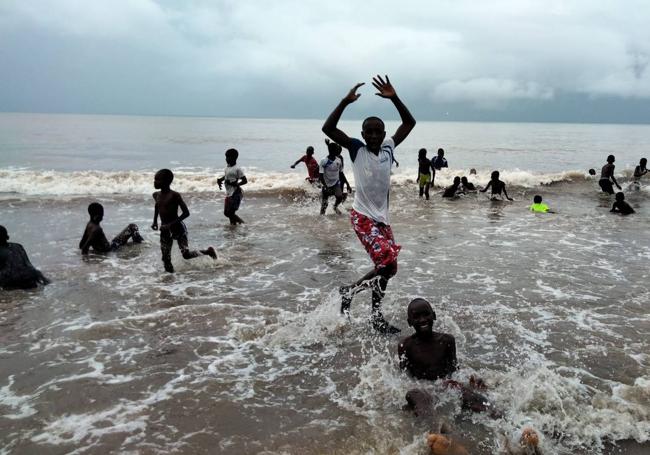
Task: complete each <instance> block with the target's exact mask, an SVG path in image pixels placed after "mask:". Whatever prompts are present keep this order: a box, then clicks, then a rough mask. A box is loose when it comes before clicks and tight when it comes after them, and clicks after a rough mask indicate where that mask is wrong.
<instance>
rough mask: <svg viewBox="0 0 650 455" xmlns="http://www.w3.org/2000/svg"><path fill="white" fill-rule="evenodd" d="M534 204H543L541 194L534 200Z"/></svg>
mask: <svg viewBox="0 0 650 455" xmlns="http://www.w3.org/2000/svg"><path fill="white" fill-rule="evenodd" d="M533 202H534V203H535V204H541V203H542V196H540V195H539V194H538V195H536V196H535V197H534V198H533Z"/></svg>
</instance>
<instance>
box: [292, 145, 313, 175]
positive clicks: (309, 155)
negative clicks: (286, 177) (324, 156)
mask: <svg viewBox="0 0 650 455" xmlns="http://www.w3.org/2000/svg"><path fill="white" fill-rule="evenodd" d="M294 156H295V155H294ZM298 163H305V166H307V178H306V179H305V180H308V181H309V183H316V182H317V181H318V161H316V158H314V147H312V146H311V145H310V146H309V147H307V150H305V154H304V155H303V156H302V157H300V158H299V159H298V160H297V161H296V162H295V163H293V164H292V165H291V169H295V168H296V166H297V165H298Z"/></svg>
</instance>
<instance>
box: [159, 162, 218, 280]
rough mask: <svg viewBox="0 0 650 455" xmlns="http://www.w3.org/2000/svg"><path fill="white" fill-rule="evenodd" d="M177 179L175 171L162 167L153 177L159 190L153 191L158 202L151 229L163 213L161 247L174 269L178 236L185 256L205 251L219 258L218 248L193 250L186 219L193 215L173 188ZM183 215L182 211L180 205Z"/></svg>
mask: <svg viewBox="0 0 650 455" xmlns="http://www.w3.org/2000/svg"><path fill="white" fill-rule="evenodd" d="M173 181H174V173H173V172H172V171H170V170H169V169H161V170H159V171H158V172H156V175H155V176H154V179H153V186H154V188H156V189H157V190H160V191H156V192H155V193H153V199H154V201H155V202H156V205H155V206H154V214H153V223H152V224H151V229H153V230H154V231H157V230H158V215H160V223H161V224H160V251H161V252H162V260H163V264H164V266H165V271H166V272H169V273H174V266H173V265H172V254H171V253H172V245H173V244H174V240H176V242H177V243H178V248H179V249H180V250H181V254H182V255H183V259H192V258H195V257H197V256H200V255H201V254H204V255H207V256H210V257H211V258H212V259H216V258H217V253H215V251H214V248H212V247H209V248H208V249H206V250H201V251H200V252H199V251H193V250H190V248H189V244H188V240H187V227H185V223H183V220H184V219H186V218H187V217H189V216H190V211H189V210H188V208H187V205H186V204H185V201H184V200H183V198H182V197H181V195H180V193H177V192H176V191H174V190H172V189H171V188H170V186H171V184H172V182H173ZM179 208H180V210H181V215H180V216H179V215H178V209H179Z"/></svg>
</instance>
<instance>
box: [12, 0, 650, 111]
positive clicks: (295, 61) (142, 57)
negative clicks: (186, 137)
mask: <svg viewBox="0 0 650 455" xmlns="http://www.w3.org/2000/svg"><path fill="white" fill-rule="evenodd" d="M260 5H262V6H260ZM395 5H396V4H395V3H393V2H388V1H377V2H374V3H373V8H368V7H367V6H363V5H357V4H352V5H351V4H348V2H343V1H330V2H328V3H327V4H323V3H321V2H315V1H302V2H299V1H277V2H274V3H273V4H262V3H261V2H255V1H250V0H241V1H202V0H195V1H191V2H174V1H168V0H161V1H153V0H139V1H107V0H95V1H93V2H83V1H80V0H43V1H38V2H37V1H16V0H5V1H4V2H2V3H0V65H1V67H2V72H0V111H2V112H37V113H69V114H106V115H156V116H189V117H229V118H246V117H255V118H309V119H323V118H325V117H326V116H327V115H328V114H329V112H330V111H331V110H332V109H333V107H334V106H335V105H336V103H337V102H338V101H339V100H340V99H341V98H342V97H343V96H344V95H345V93H346V92H347V90H349V88H350V87H351V86H352V85H354V84H355V83H356V82H366V85H365V86H364V87H362V88H361V90H360V92H361V93H362V96H361V98H360V99H359V100H358V101H357V102H356V103H355V104H353V105H352V106H350V107H349V109H348V110H347V111H346V112H345V114H344V119H358V118H363V117H365V116H367V115H370V114H375V115H381V116H384V117H385V118H386V119H395V118H396V113H395V111H394V108H393V107H392V105H391V103H390V102H389V101H386V100H383V99H380V98H379V97H376V96H374V89H373V87H372V85H371V84H370V82H371V77H372V76H373V75H374V74H377V73H379V74H388V75H389V76H390V78H391V81H392V82H393V83H394V85H395V88H396V89H397V92H398V93H399V95H400V97H401V98H402V99H403V100H404V101H405V103H406V104H407V106H408V107H409V108H410V109H411V110H412V112H413V114H414V115H415V117H416V118H417V119H418V120H432V121H447V120H451V121H488V122H489V121H494V122H513V121H514V122H516V121H523V122H575V123H644V124H645V123H650V107H649V104H648V101H650V75H649V74H648V71H647V67H648V63H649V62H650V31H649V30H648V27H647V23H648V22H650V2H641V1H623V2H605V1H591V2H587V1H568V2H561V1H494V2H491V3H490V4H489V5H488V4H485V5H483V4H479V5H477V4H475V3H474V2H470V1H455V2H450V1H441V2H436V3H433V2H426V1H406V2H401V3H399V4H398V7H396V6H395ZM398 8H399V9H398Z"/></svg>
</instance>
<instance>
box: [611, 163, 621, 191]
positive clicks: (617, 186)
mask: <svg viewBox="0 0 650 455" xmlns="http://www.w3.org/2000/svg"><path fill="white" fill-rule="evenodd" d="M610 177H611V179H612V182H614V185H616V188H618V189H619V190H620V189H621V185H619V184H618V182H617V181H616V179H615V178H614V165H613V164H612V175H611V176H610Z"/></svg>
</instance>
